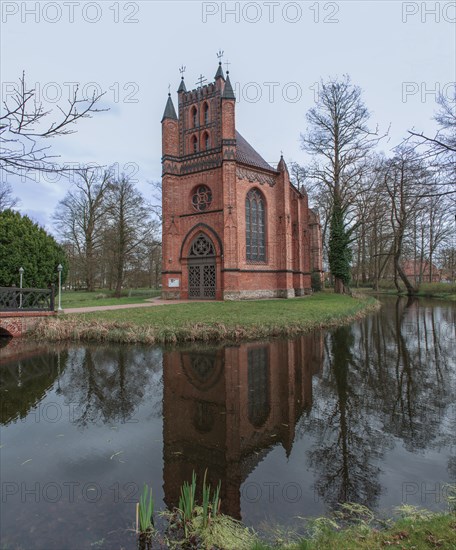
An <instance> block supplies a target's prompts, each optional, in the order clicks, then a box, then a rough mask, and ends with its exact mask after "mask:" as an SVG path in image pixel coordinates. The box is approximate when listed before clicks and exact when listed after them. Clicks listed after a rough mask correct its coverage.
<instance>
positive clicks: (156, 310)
mask: <svg viewBox="0 0 456 550" xmlns="http://www.w3.org/2000/svg"><path fill="white" fill-rule="evenodd" d="M378 307H379V303H378V302H377V301H376V300H375V299H374V298H366V297H361V296H360V297H353V298H352V297H350V296H340V295H335V294H327V293H318V294H315V295H313V296H308V297H305V298H295V299H290V300H257V301H248V302H246V301H245V302H207V303H204V302H195V303H191V304H173V305H163V306H153V307H150V308H142V309H140V308H138V309H136V308H132V309H128V310H111V311H100V312H96V313H87V314H78V315H63V316H59V318H57V319H47V320H44V321H43V322H41V323H40V324H39V325H38V326H37V328H36V331H35V333H34V336H35V337H37V338H40V339H45V340H47V341H65V340H73V341H74V340H83V341H110V342H126V343H127V342H128V343H133V342H138V343H146V344H155V343H177V342H193V341H205V342H208V341H222V340H223V341H239V340H252V339H258V338H265V337H271V336H294V335H297V334H300V333H303V332H306V331H308V330H311V329H314V328H323V327H324V328H328V327H334V326H338V325H341V324H342V323H347V322H350V321H353V320H356V319H358V318H360V317H362V316H363V315H365V314H366V313H367V312H370V311H374V310H376V309H378Z"/></svg>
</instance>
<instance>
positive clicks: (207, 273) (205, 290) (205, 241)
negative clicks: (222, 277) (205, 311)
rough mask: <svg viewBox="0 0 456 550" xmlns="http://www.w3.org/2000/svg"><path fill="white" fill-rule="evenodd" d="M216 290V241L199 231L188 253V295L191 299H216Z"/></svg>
mask: <svg viewBox="0 0 456 550" xmlns="http://www.w3.org/2000/svg"><path fill="white" fill-rule="evenodd" d="M216 291H217V270H216V261H215V247H214V243H213V242H212V241H211V239H209V237H208V236H207V235H205V234H204V233H199V234H198V235H197V236H196V237H195V238H194V239H193V241H192V244H191V245H190V250H189V254H188V297H189V299H190V300H215V296H216Z"/></svg>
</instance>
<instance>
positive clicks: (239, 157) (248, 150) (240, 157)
mask: <svg viewBox="0 0 456 550" xmlns="http://www.w3.org/2000/svg"><path fill="white" fill-rule="evenodd" d="M236 161H237V162H241V163H242V164H248V165H249V166H253V167H255V168H262V169H263V170H269V171H271V170H272V171H273V172H276V170H275V169H274V168H273V167H272V166H271V165H270V164H268V163H267V162H266V161H265V160H264V158H263V157H262V156H261V155H260V154H259V153H257V152H256V151H255V149H254V148H253V147H252V146H251V145H250V143H249V142H248V141H247V140H245V139H244V138H243V137H242V136H241V134H240V133H239V132H238V131H237V130H236Z"/></svg>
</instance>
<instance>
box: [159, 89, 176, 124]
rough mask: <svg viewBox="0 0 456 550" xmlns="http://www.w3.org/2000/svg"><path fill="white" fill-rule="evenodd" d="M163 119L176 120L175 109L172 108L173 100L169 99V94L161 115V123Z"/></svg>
mask: <svg viewBox="0 0 456 550" xmlns="http://www.w3.org/2000/svg"><path fill="white" fill-rule="evenodd" d="M165 118H172V119H173V120H177V115H176V109H175V108H174V104H173V100H172V99H171V94H168V101H167V102H166V107H165V112H164V113H163V118H162V122H163V121H164V120H165Z"/></svg>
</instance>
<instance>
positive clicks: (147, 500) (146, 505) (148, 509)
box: [136, 484, 154, 533]
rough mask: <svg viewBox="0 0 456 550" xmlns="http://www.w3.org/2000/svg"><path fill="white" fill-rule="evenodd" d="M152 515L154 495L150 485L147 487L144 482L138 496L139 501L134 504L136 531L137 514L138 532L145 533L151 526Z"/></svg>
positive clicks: (152, 521)
mask: <svg viewBox="0 0 456 550" xmlns="http://www.w3.org/2000/svg"><path fill="white" fill-rule="evenodd" d="M153 515H154V497H153V494H152V487H151V488H150V489H149V486H148V485H147V484H144V487H143V490H142V493H141V495H140V497H139V503H138V504H137V506H136V529H137V531H138V516H139V532H140V533H147V532H148V531H149V530H150V529H152V528H153V523H154V520H153Z"/></svg>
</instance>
